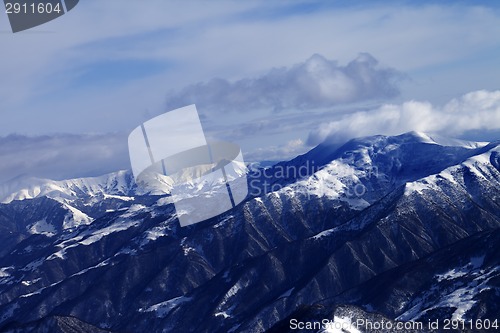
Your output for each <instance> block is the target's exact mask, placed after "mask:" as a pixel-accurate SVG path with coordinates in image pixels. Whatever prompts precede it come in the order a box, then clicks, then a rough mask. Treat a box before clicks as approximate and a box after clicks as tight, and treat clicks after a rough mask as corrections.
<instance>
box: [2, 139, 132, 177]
mask: <svg viewBox="0 0 500 333" xmlns="http://www.w3.org/2000/svg"><path fill="white" fill-rule="evenodd" d="M0 156H2V163H1V164H0V183H2V182H5V181H8V180H9V179H11V178H14V177H17V176H35V177H40V178H49V179H68V178H76V177H84V176H98V175H102V174H105V173H108V172H113V171H117V170H120V169H128V168H130V162H129V159H128V148H127V137H126V135H123V134H108V135H52V136H39V137H27V136H21V135H9V136H6V137H0Z"/></svg>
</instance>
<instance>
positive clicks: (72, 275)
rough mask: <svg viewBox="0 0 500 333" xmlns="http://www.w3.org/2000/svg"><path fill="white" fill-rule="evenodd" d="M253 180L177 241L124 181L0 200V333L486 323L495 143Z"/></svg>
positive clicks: (494, 224)
mask: <svg viewBox="0 0 500 333" xmlns="http://www.w3.org/2000/svg"><path fill="white" fill-rule="evenodd" d="M440 142H441V143H440ZM313 162H314V165H313V166H311V163H313ZM304 166H305V168H303V170H306V172H305V173H304V174H300V173H299V174H297V173H294V170H295V171H297V169H298V168H301V167H304ZM265 170H266V171H265V172H264V171H263V169H259V170H253V171H250V173H249V177H248V178H249V179H248V180H249V187H250V188H249V190H250V193H249V197H248V198H247V200H246V201H245V202H244V203H242V204H240V205H238V206H237V207H236V208H234V209H232V210H230V211H228V212H227V213H225V214H222V215H221V216H217V217H214V218H212V219H210V220H208V221H206V222H203V223H199V224H196V225H193V226H189V227H185V228H181V227H180V226H179V224H178V221H177V219H176V214H175V209H174V207H173V205H172V204H171V202H172V200H171V198H169V197H166V196H165V195H163V196H162V195H160V196H155V195H151V194H150V192H147V191H142V192H140V191H139V190H138V188H137V187H136V185H134V182H133V178H132V176H131V174H130V173H127V172H124V171H121V172H118V173H116V174H110V175H106V176H102V177H96V178H87V179H77V180H68V181H57V182H52V181H43V182H41V183H37V184H36V185H35V186H31V187H30V186H28V185H30V184H24V185H23V186H21V187H18V188H17V189H15V190H14V191H11V192H9V191H10V190H9V189H13V188H14V187H10V188H7V187H4V188H3V190H2V191H3V192H2V193H3V195H4V196H3V198H5V200H4V201H5V202H6V203H4V204H0V228H2V230H1V231H2V232H1V233H0V244H1V246H0V331H2V332H3V331H5V332H36V331H37V330H39V331H40V330H41V329H42V328H43V329H45V330H48V331H50V329H51V328H53V327H54V326H53V325H56V324H55V322H61V321H63V322H66V321H68V320H69V319H68V318H76V319H74V324H75V325H76V324H77V323H80V322H81V323H85V325H91V326H92V327H94V330H95V331H98V330H99V329H100V330H105V331H112V332H123V331H126V332H145V331H150V332H162V331H165V332H168V331H186V332H188V331H197V332H264V331H268V330H269V331H273V330H274V331H276V332H282V331H287V329H289V319H290V318H303V319H304V320H321V319H322V318H331V319H332V320H334V321H338V322H344V323H347V322H351V323H352V322H354V321H355V320H356V318H357V316H359V317H366V318H385V319H390V320H395V319H396V318H400V319H419V318H425V319H426V320H427V319H434V318H450V319H451V318H459V317H460V318H463V319H470V318H492V317H495V316H497V317H498V315H500V309H499V307H498V306H497V305H496V304H500V302H497V301H498V295H500V282H499V280H498V276H499V273H498V267H500V266H499V265H500V263H499V262H498V256H497V255H496V253H498V250H499V249H498V244H500V242H499V241H498V240H499V239H500V233H499V232H498V230H500V229H499V228H500V146H499V144H498V143H489V144H486V143H470V142H462V141H454V140H447V141H444V139H442V138H440V139H436V138H435V137H433V136H430V135H426V134H423V133H418V132H411V133H405V134H403V135H399V136H393V137H387V136H373V137H365V138H358V139H354V140H351V141H349V142H347V143H345V144H344V145H341V146H334V145H328V144H327V143H325V144H322V145H319V146H318V147H316V148H314V149H313V150H311V151H310V152H309V153H306V154H304V155H301V156H299V157H297V158H295V159H293V160H291V161H287V162H281V163H278V164H276V165H273V166H271V167H269V168H266V169H265ZM42 183H43V184H42ZM23 198H30V200H22V199H23ZM71 209H76V210H78V211H79V212H81V213H82V214H85V216H88V217H89V218H91V219H92V220H91V221H90V220H89V221H90V222H91V223H90V222H89V221H87V222H85V221H80V222H78V218H76V217H75V215H78V212H77V211H73V213H72V216H71V215H68V213H69V212H72V210H71ZM68 216H70V217H69V218H68ZM72 223H73V224H72ZM374 286H375V287H374ZM343 304H347V305H348V306H349V307H347V308H346V309H347V310H345V311H340V312H338V311H337V310H338V309H339V306H341V305H343ZM351 306H352V307H351ZM89 309H92V311H90V310H89ZM78 325H81V324H78ZM283 328H285V329H283ZM359 331H360V332H363V333H364V332H367V331H365V330H363V329H359ZM418 332H420V331H418ZM423 332H425V330H424V331H423Z"/></svg>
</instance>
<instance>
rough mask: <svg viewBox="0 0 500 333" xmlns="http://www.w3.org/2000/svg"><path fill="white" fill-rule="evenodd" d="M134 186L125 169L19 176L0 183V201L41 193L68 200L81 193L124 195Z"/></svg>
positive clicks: (36, 195) (19, 198)
mask: <svg viewBox="0 0 500 333" xmlns="http://www.w3.org/2000/svg"><path fill="white" fill-rule="evenodd" d="M133 185H134V183H133V179H132V175H131V174H130V172H129V171H125V170H123V171H118V172H115V173H110V174H107V175H104V176H100V177H91V178H77V179H69V180H60V181H54V180H50V179H39V178H33V177H30V178H20V179H14V180H12V181H10V182H6V183H4V184H2V185H0V202H2V203H8V202H11V201H13V200H24V199H33V198H37V197H41V196H46V197H49V198H62V199H70V200H71V199H75V198H78V197H82V196H97V195H118V196H127V195H128V194H129V193H130V192H131V190H132V188H133Z"/></svg>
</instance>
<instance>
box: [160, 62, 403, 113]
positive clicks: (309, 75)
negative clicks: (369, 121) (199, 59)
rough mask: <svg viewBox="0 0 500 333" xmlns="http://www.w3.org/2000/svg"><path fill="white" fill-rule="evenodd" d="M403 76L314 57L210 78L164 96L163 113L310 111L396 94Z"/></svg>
mask: <svg viewBox="0 0 500 333" xmlns="http://www.w3.org/2000/svg"><path fill="white" fill-rule="evenodd" d="M403 78H404V75H403V74H402V73H400V72H398V71H397V70H395V69H392V68H385V67H382V66H380V65H379V63H378V60H377V59H375V58H374V57H373V56H372V55H370V54H369V53H361V54H359V55H358V57H356V58H355V59H354V60H352V61H350V62H349V63H348V64H347V65H345V66H341V65H339V64H338V63H337V62H336V61H333V60H328V59H326V58H325V57H323V56H322V55H320V54H314V55H313V56H311V57H310V58H309V59H307V60H306V61H305V62H302V63H299V64H296V65H294V66H291V67H282V68H274V69H272V70H270V71H269V72H268V73H266V74H264V75H262V76H260V77H257V78H245V79H240V80H237V81H234V82H230V81H228V80H226V79H221V78H215V79H212V80H210V81H208V82H200V83H196V84H192V85H188V86H186V87H184V88H183V89H181V90H179V91H172V92H170V93H169V94H168V95H167V109H175V108H178V107H182V106H184V105H188V104H198V105H200V106H203V108H204V109H206V110H210V111H220V112H241V111H252V110H262V109H265V110H268V109H271V110H274V111H283V110H287V109H301V110H304V109H314V108H322V107H329V106H334V105H340V104H346V103H352V102H361V101H367V100H378V99H388V98H392V97H395V96H398V95H399V93H400V91H399V89H398V86H397V83H398V81H400V80H401V79H403Z"/></svg>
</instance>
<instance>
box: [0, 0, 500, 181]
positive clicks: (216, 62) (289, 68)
mask: <svg viewBox="0 0 500 333" xmlns="http://www.w3.org/2000/svg"><path fill="white" fill-rule="evenodd" d="M0 17H1V18H0V39H1V45H2V53H1V56H0V57H1V58H0V59H1V60H2V61H1V62H0V75H1V77H2V81H1V83H0V112H1V115H2V121H1V122H0V145H11V146H12V145H18V146H15V147H17V149H14V150H15V151H17V152H18V153H16V154H15V156H14V155H8V154H12V151H13V149H11V148H12V147H11V148H9V149H7V148H5V147H3V148H2V147H0V151H2V154H4V155H3V156H2V159H3V160H9V161H12V162H9V163H7V164H5V163H4V166H3V167H1V168H0V182H2V181H5V180H6V179H9V178H11V177H13V176H15V175H16V173H26V174H30V175H35V176H45V177H52V178H61V177H68V176H78V175H91V174H98V173H103V172H110V171H113V170H115V169H123V168H128V167H129V165H127V162H126V161H127V159H126V157H124V156H123V154H124V152H126V140H124V141H123V142H122V140H121V138H126V135H127V134H128V133H129V132H130V131H131V130H132V129H133V128H135V127H136V126H137V125H138V124H140V123H141V122H143V121H145V120H147V119H149V118H151V117H153V116H155V115H158V114H161V113H163V112H166V111H168V110H169V109H171V108H173V107H175V106H183V105H186V104H189V103H192V102H195V103H196V104H197V107H198V110H199V111H200V113H201V114H202V121H203V125H204V128H205V130H206V132H207V134H208V135H209V136H211V137H214V138H221V139H227V140H231V141H235V142H237V143H239V144H240V145H241V146H242V147H243V149H244V152H245V154H246V156H249V158H251V159H281V158H288V157H292V156H294V155H296V154H298V153H302V152H305V151H307V150H308V149H310V148H311V147H312V146H313V145H314V144H317V143H319V142H321V141H322V140H325V139H332V140H340V141H341V140H346V139H348V138H350V137H354V136H359V135H370V134H398V133H400V132H404V131H407V130H412V129H415V130H422V131H434V132H438V133H440V134H444V135H449V136H456V137H468V138H472V139H473V138H474V136H476V137H477V138H478V139H481V140H485V139H488V140H493V139H499V138H498V134H499V130H500V121H496V120H497V119H500V118H499V117H500V116H499V114H500V111H499V110H500V106H499V105H500V97H498V96H497V95H498V94H497V93H496V92H497V91H498V89H500V87H499V80H500V79H499V78H500V63H499V62H500V60H499V59H500V9H499V5H498V2H496V1H459V2H456V1H440V2H432V1H423V2H418V4H414V2H410V1H406V2H400V1H397V2H396V1H375V2H370V5H366V2H360V1H354V2H352V1H328V2H326V1H323V2H321V1H287V2H278V1H251V2H241V1H214V2H210V3H207V2H201V1H160V0H148V1H140V2H139V1H135V2H132V1H119V0H86V1H80V4H79V5H78V6H77V7H76V8H75V9H74V10H72V11H71V12H69V13H68V14H66V15H64V16H62V17H61V18H59V19H57V20H54V21H51V22H49V23H47V24H45V25H43V26H40V27H37V28H34V29H32V30H29V31H26V32H22V33H17V34H12V33H11V32H9V25H8V21H7V17H6V15H3V16H0ZM384 117H390V118H387V119H386V118H384ZM366 121H368V122H369V123H371V124H378V125H377V126H367V125H366V124H365V122H366ZM340 129H341V130H340ZM12 134H16V135H17V136H16V137H17V138H19V135H21V136H26V137H27V138H25V140H12V138H13V136H12ZM68 134H71V135H73V136H71V140H70V139H68V141H65V140H64V139H61V138H65V135H68ZM478 134H481V135H478ZM41 135H43V136H44V138H45V139H46V140H40V139H39V138H37V136H41ZM74 135H77V136H78V135H79V136H81V140H80V142H78V140H75V139H74V138H75V137H74ZM105 136H107V137H109V138H110V139H109V140H102V138H103V137H105ZM49 138H51V139H49ZM54 138H57V139H54ZM96 138H101V140H102V142H103V143H102V145H103V146H105V147H107V149H108V148H109V149H108V150H109V152H108V154H107V155H106V156H108V159H102V158H101V157H102V156H101V157H99V158H98V159H97V158H96V161H95V163H96V166H94V167H93V168H90V167H88V166H85V165H86V164H85V165H83V164H82V165H81V168H78V167H75V165H79V163H78V162H79V161H78V154H71V156H69V155H68V149H67V147H66V145H67V144H71V145H72V146H73V147H74V151H78V150H79V149H80V150H82V151H87V149H88V148H89V147H95V145H96ZM30 140H31V141H30ZM42 141H43V145H41V144H40V146H39V147H38V146H37V142H38V143H40V142H42ZM70 142H71V143H70ZM108 150H107V151H108ZM113 151H115V152H116V153H115V154H116V156H115V155H113ZM9 152H10V153H9ZM23 152H26V153H25V154H24V155H25V157H24V159H25V160H26V161H25V162H22V161H18V160H17V159H20V158H21V159H22V158H23V157H22V156H24V155H23ZM37 152H38V153H37ZM118 154H119V156H118ZM28 155H29V156H28ZM50 156H52V158H51V157H50ZM61 160H65V161H68V164H67V165H66V164H65V163H63V162H61ZM70 160H71V162H69V161H70ZM56 161H59V162H56ZM55 163H57V165H58V166H57V167H55V166H54V164H55ZM21 165H23V166H22V167H21ZM51 166H54V167H53V168H51ZM65 168H66V169H65ZM67 168H71V169H72V170H74V174H72V173H71V172H67V171H66V170H67ZM40 170H43V171H40ZM48 170H52V171H51V172H49V171H48Z"/></svg>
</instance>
